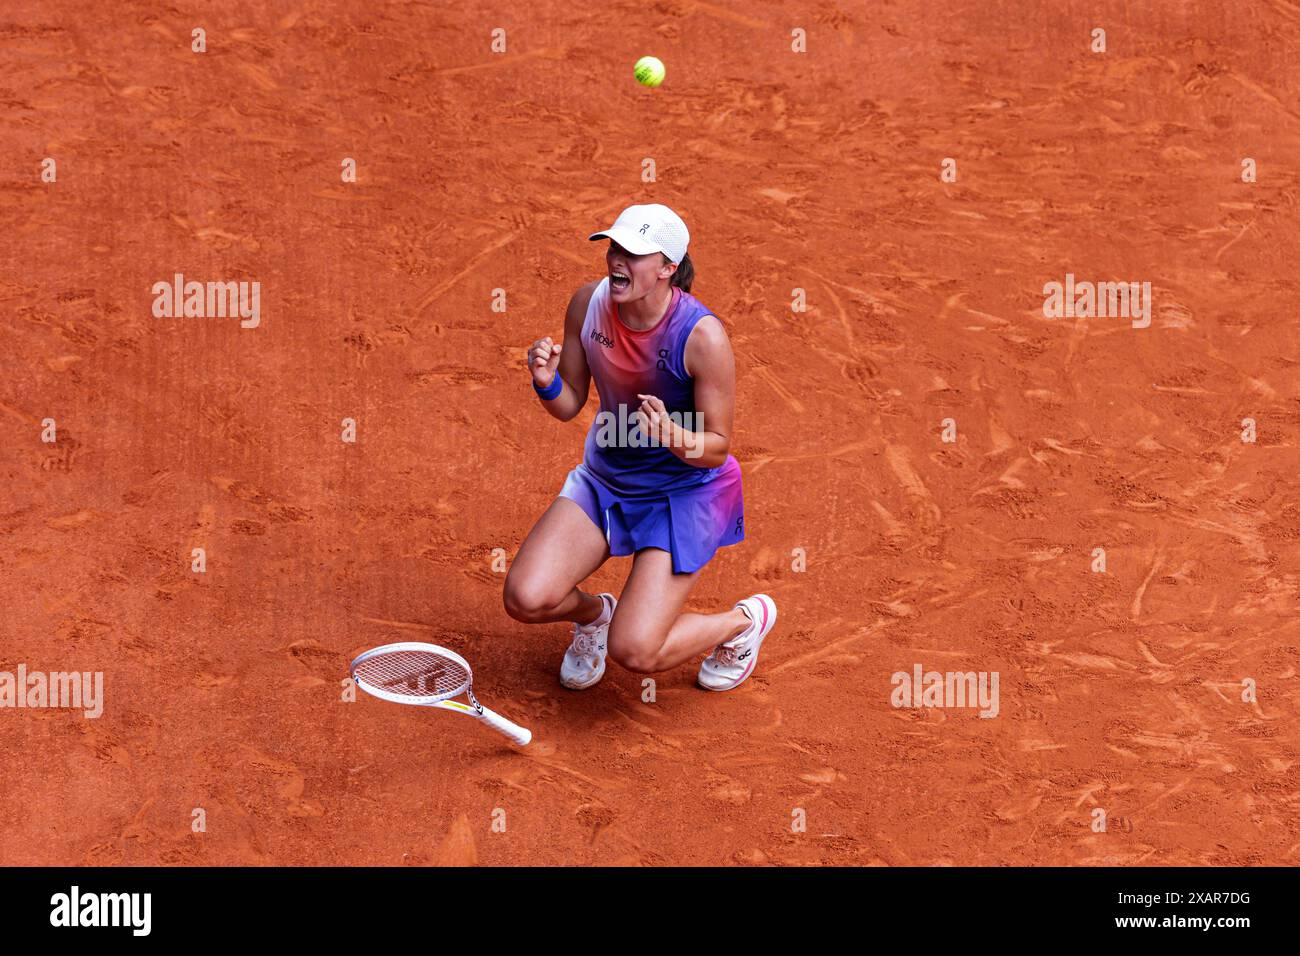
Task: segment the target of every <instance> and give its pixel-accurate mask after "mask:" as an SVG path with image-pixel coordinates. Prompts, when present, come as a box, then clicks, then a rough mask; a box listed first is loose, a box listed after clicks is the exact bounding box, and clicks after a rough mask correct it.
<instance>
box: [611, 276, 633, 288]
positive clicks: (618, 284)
mask: <svg viewBox="0 0 1300 956" xmlns="http://www.w3.org/2000/svg"><path fill="white" fill-rule="evenodd" d="M631 285H632V278H631V277H630V276H626V275H624V274H623V273H621V272H611V273H610V274H609V286H610V288H611V289H613V290H614V291H615V292H622V291H624V290H625V289H627V288H629V287H630V286H631Z"/></svg>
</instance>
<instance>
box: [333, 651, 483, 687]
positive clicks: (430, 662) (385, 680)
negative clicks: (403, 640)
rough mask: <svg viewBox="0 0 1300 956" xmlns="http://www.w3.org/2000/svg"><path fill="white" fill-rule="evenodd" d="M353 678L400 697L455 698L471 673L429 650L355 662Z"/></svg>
mask: <svg viewBox="0 0 1300 956" xmlns="http://www.w3.org/2000/svg"><path fill="white" fill-rule="evenodd" d="M355 676H356V679H357V680H359V681H363V682H365V683H367V684H369V685H370V686H372V687H376V688H378V689H379V690H383V691H387V692H388V693H390V694H397V695H399V696H402V697H411V698H426V699H427V698H433V697H441V698H448V697H455V696H456V695H458V694H459V693H460V692H461V691H463V690H464V689H465V688H466V687H467V686H468V685H469V682H470V674H469V671H467V670H466V669H465V668H464V667H463V666H461V665H460V664H459V663H457V662H456V661H453V660H451V659H450V658H446V657H441V656H439V655H437V654H433V653H430V652H429V651H393V652H391V653H388V654H377V655H376V656H374V657H371V658H368V659H366V660H364V661H362V662H361V663H360V664H358V665H357V669H356V674H355Z"/></svg>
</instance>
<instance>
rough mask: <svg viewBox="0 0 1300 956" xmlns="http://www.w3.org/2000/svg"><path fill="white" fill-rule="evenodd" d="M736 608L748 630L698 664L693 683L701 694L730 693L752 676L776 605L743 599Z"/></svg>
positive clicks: (763, 597) (757, 596)
mask: <svg viewBox="0 0 1300 956" xmlns="http://www.w3.org/2000/svg"><path fill="white" fill-rule="evenodd" d="M736 607H738V608H740V609H741V610H742V611H744V612H745V614H746V615H748V617H749V619H750V621H751V622H752V623H751V624H750V625H749V627H747V628H745V630H743V631H741V632H740V634H739V635H737V636H736V637H733V638H732V639H731V640H729V641H723V642H722V643H721V644H719V645H718V646H717V647H715V648H714V649H713V653H712V654H710V655H709V656H708V657H706V658H705V659H704V662H703V663H702V664H700V674H699V677H698V678H696V680H697V681H698V682H699V685H700V686H701V687H703V688H704V689H705V690H731V689H732V688H733V687H739V686H740V685H741V684H743V683H744V682H745V680H746V678H748V677H749V675H750V674H752V673H753V672H754V665H755V664H757V663H758V649H759V648H760V647H762V646H763V638H765V637H767V635H768V632H769V631H771V630H772V625H774V624H775V623H776V602H775V601H773V600H772V599H771V598H770V597H768V596H767V595H766V594H755V595H754V596H753V597H747V598H745V600H743V601H741V602H740V603H739V604H737V605H736Z"/></svg>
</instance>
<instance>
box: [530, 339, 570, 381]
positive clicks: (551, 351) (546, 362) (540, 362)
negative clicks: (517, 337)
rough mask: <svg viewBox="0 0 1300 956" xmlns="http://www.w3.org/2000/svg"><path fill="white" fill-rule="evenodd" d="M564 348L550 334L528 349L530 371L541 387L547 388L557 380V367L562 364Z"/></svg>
mask: <svg viewBox="0 0 1300 956" xmlns="http://www.w3.org/2000/svg"><path fill="white" fill-rule="evenodd" d="M562 348H564V346H563V345H560V344H558V343H556V342H554V341H552V340H551V337H550V336H549V335H548V336H547V337H546V338H544V339H538V340H537V341H536V342H534V343H533V344H532V347H531V348H529V350H528V371H530V372H532V373H533V381H534V382H536V383H537V385H538V387H539V388H547V387H549V386H550V384H551V382H553V381H555V369H556V367H557V366H558V365H559V364H560V350H561V349H562Z"/></svg>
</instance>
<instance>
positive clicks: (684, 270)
mask: <svg viewBox="0 0 1300 956" xmlns="http://www.w3.org/2000/svg"><path fill="white" fill-rule="evenodd" d="M659 254H660V255H661V256H663V255H664V254H663V253H662V252H661V253H659ZM672 261H673V260H671V259H669V258H668V257H667V256H664V262H672ZM694 281H695V264H694V263H692V262H691V256H690V253H687V254H686V255H684V256H682V261H681V262H679V263H677V271H676V272H674V273H673V277H672V279H670V280H669V282H668V284H669V285H675V286H677V287H678V288H679V289H681V290H682V291H683V292H690V291H691V283H693V282H694Z"/></svg>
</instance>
